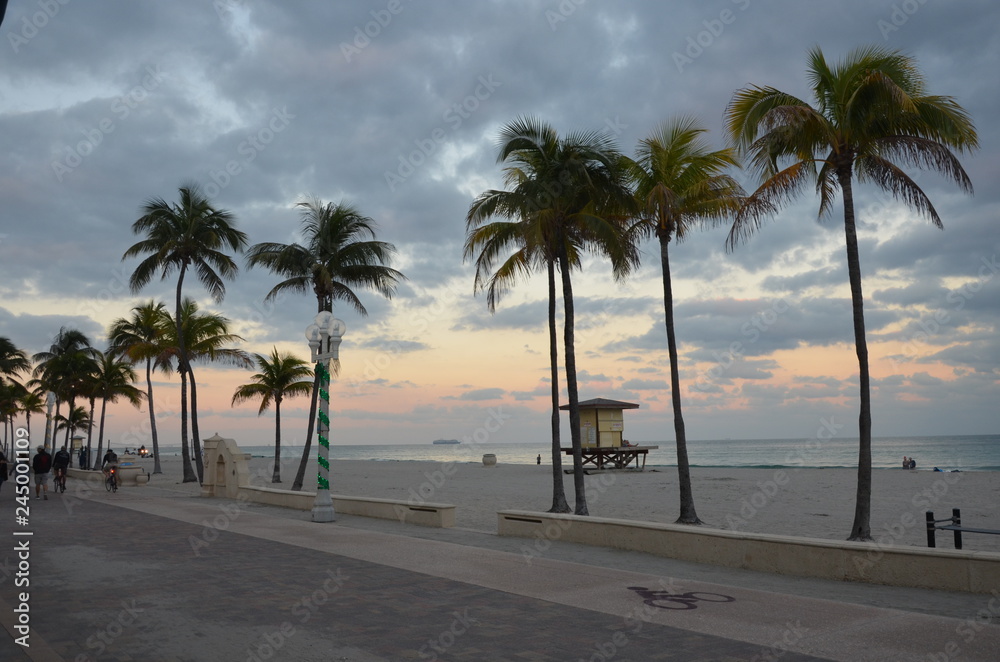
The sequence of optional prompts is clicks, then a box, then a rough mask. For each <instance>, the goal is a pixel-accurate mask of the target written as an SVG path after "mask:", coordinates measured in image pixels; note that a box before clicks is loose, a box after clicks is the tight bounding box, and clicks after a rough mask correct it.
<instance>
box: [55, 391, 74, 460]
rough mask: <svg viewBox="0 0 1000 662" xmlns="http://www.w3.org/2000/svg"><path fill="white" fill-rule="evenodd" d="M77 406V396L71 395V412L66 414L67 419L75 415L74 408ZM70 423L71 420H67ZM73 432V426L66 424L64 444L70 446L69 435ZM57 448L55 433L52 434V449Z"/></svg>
mask: <svg viewBox="0 0 1000 662" xmlns="http://www.w3.org/2000/svg"><path fill="white" fill-rule="evenodd" d="M75 406H76V397H70V399H69V413H68V414H67V415H66V417H67V419H68V418H69V417H70V416H72V415H73V408H74V407H75ZM66 423H69V420H67V421H66ZM71 433H72V427H71V426H70V425H67V426H66V439H65V440H64V441H63V443H64V444H66V445H67V446H69V435H70V434H71ZM55 449H56V439H55V435H52V450H53V451H55Z"/></svg>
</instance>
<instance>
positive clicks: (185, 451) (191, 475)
mask: <svg viewBox="0 0 1000 662" xmlns="http://www.w3.org/2000/svg"><path fill="white" fill-rule="evenodd" d="M187 405H188V399H187V372H183V371H182V372H181V464H182V465H183V467H184V479H183V481H181V482H184V483H193V482H195V481H196V480H198V476H197V474H195V472H194V469H192V468H191V448H190V447H189V446H188V435H187Z"/></svg>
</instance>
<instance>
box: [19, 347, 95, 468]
mask: <svg viewBox="0 0 1000 662" xmlns="http://www.w3.org/2000/svg"><path fill="white" fill-rule="evenodd" d="M94 352H95V350H94V348H93V347H91V346H90V340H89V339H88V338H87V336H86V335H84V333H83V332H82V331H78V330H77V329H67V328H66V327H62V328H61V329H59V333H57V334H56V337H55V339H54V340H53V342H52V345H51V346H50V347H49V350H48V351H47V352H38V353H37V354H35V355H34V356H33V357H32V360H33V361H34V362H35V363H36V365H35V369H34V371H33V372H32V374H33V375H34V376H35V377H36V379H37V383H38V384H39V385H40V386H42V387H43V388H44V389H45V390H47V391H51V392H52V393H55V394H56V416H57V417H58V416H59V404H60V402H62V401H65V402H67V403H69V407H70V409H71V410H72V409H73V407H74V406H75V404H76V396H77V395H78V394H79V393H80V390H81V388H82V385H83V383H84V380H85V378H86V375H88V374H90V373H91V372H92V371H93V370H94ZM69 435H70V430H69V429H68V428H66V441H65V443H66V445H67V446H68V445H69ZM55 447H56V441H55V434H53V435H52V448H55ZM88 450H89V449H88Z"/></svg>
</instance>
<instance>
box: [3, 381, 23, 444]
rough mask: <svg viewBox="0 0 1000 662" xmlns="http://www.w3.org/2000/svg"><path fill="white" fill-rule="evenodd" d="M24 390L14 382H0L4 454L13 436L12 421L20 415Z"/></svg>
mask: <svg viewBox="0 0 1000 662" xmlns="http://www.w3.org/2000/svg"><path fill="white" fill-rule="evenodd" d="M24 392H25V388H24V387H23V386H22V385H21V384H20V383H19V382H16V381H14V380H12V379H11V380H7V381H0V420H2V421H3V436H4V438H3V451H4V453H5V454H6V453H7V451H8V446H9V443H10V439H11V437H13V435H14V419H15V418H16V417H17V415H18V414H19V413H21V407H20V401H21V397H22V395H23V394H24Z"/></svg>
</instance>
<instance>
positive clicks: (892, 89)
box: [726, 46, 979, 540]
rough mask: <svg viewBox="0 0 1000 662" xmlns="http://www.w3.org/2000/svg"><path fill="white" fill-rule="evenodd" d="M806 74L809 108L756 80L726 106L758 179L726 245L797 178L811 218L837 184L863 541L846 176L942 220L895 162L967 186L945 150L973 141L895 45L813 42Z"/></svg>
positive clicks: (858, 324) (861, 346)
mask: <svg viewBox="0 0 1000 662" xmlns="http://www.w3.org/2000/svg"><path fill="white" fill-rule="evenodd" d="M808 75H809V80H810V82H811V83H812V87H813V90H812V91H813V96H814V97H815V98H814V101H815V106H811V105H810V104H809V103H807V102H806V101H803V100H801V99H798V98H797V97H794V96H792V95H790V94H787V93H785V92H782V91H780V90H777V89H775V88H773V87H756V86H753V87H746V88H743V89H740V90H737V91H736V93H735V94H734V96H733V98H732V100H731V101H730V103H729V107H728V109H727V110H726V128H727V131H728V133H729V138H730V139H731V141H732V143H733V144H734V145H735V146H736V147H738V148H739V149H740V150H741V151H742V152H744V153H746V154H748V155H749V157H750V163H751V164H752V166H753V169H754V170H756V172H757V174H758V175H759V176H760V179H761V182H762V183H761V184H760V187H759V188H758V189H757V190H756V191H755V192H754V193H753V194H751V195H750V197H749V198H748V200H747V202H746V205H745V206H744V207H743V209H742V210H741V211H740V213H739V214H738V215H737V217H736V219H735V221H734V222H733V226H732V230H731V231H730V234H729V240H728V245H729V247H730V248H732V247H734V246H735V245H736V244H738V243H740V242H742V241H745V240H746V239H748V238H749V237H750V236H751V235H753V233H754V232H755V231H756V230H757V229H758V228H759V227H760V225H761V224H762V222H763V220H764V218H765V217H767V216H770V215H772V214H773V213H775V212H776V211H777V209H778V208H779V207H780V206H781V204H782V203H784V202H785V201H787V200H788V199H790V198H791V197H792V196H794V194H796V193H798V192H799V191H800V190H801V189H802V187H803V186H804V185H805V184H806V183H807V182H810V181H815V182H816V191H817V192H818V193H819V196H820V206H819V211H820V216H824V215H826V214H828V213H829V212H830V210H831V207H832V205H833V198H834V196H835V195H836V193H837V191H838V190H839V191H840V192H841V194H842V195H843V198H844V233H845V236H846V244H847V270H848V276H849V278H850V283H851V301H852V304H853V314H854V343H855V348H856V352H857V356H858V368H859V382H860V387H861V397H860V400H861V402H860V413H859V416H858V427H859V437H860V443H859V450H858V487H857V499H856V504H855V511H854V522H853V524H852V525H851V533H850V536H849V538H848V539H849V540H871V524H870V514H871V396H870V387H869V380H870V377H869V370H868V345H867V341H866V339H865V319H864V305H863V304H864V297H863V294H862V289H861V263H860V259H859V256H858V238H857V230H856V226H855V213H854V188H853V187H854V179H855V177H856V178H857V180H858V181H859V182H870V183H873V184H875V185H876V186H878V187H879V188H881V189H882V190H884V191H886V192H888V193H890V194H892V196H893V197H894V198H896V199H897V200H901V201H902V202H904V203H905V204H906V205H907V206H909V207H911V208H913V209H915V210H916V211H917V212H919V213H921V214H923V215H925V216H927V217H928V218H929V219H930V220H931V222H932V223H934V225H936V226H938V227H943V226H942V223H941V219H940V217H939V216H938V213H937V211H936V210H935V209H934V206H933V205H932V204H931V202H930V199H928V197H927V195H926V194H925V193H924V192H923V190H921V189H920V187H919V186H917V184H916V182H914V181H913V180H912V179H911V178H910V177H909V175H907V174H906V172H904V170H903V169H902V167H901V166H911V167H915V168H928V169H931V170H936V171H937V172H939V173H941V174H942V175H944V176H945V177H947V178H948V179H951V180H953V181H954V182H955V183H956V184H958V186H959V188H961V189H962V190H963V191H966V192H968V193H971V192H972V182H971V181H970V180H969V177H968V175H967V174H966V172H965V170H964V169H963V168H962V165H961V163H959V160H958V158H957V156H956V155H955V151H957V152H959V153H962V152H969V151H972V150H974V149H976V148H977V147H978V146H979V141H978V138H977V136H976V130H975V127H974V126H973V123H972V120H971V118H970V117H969V115H968V114H967V113H966V111H965V110H964V109H963V108H962V107H961V106H960V105H959V104H958V103H957V102H956V101H955V99H954V98H952V97H949V96H937V95H930V94H927V92H926V91H925V84H924V77H923V75H922V73H921V72H920V71H919V69H918V68H917V65H916V62H915V60H914V59H913V58H912V57H910V56H907V55H904V54H902V53H900V52H899V51H894V50H888V49H885V48H881V47H878V46H868V47H863V48H859V49H856V50H854V51H852V52H851V53H849V54H848V55H847V57H846V58H845V59H844V60H843V61H842V62H840V63H837V64H836V65H834V66H832V67H831V66H830V65H829V64H827V61H826V58H825V57H824V56H823V53H822V51H820V50H819V49H818V48H817V49H814V50H812V51H811V52H810V54H809V66H808ZM953 150H954V151H953Z"/></svg>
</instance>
